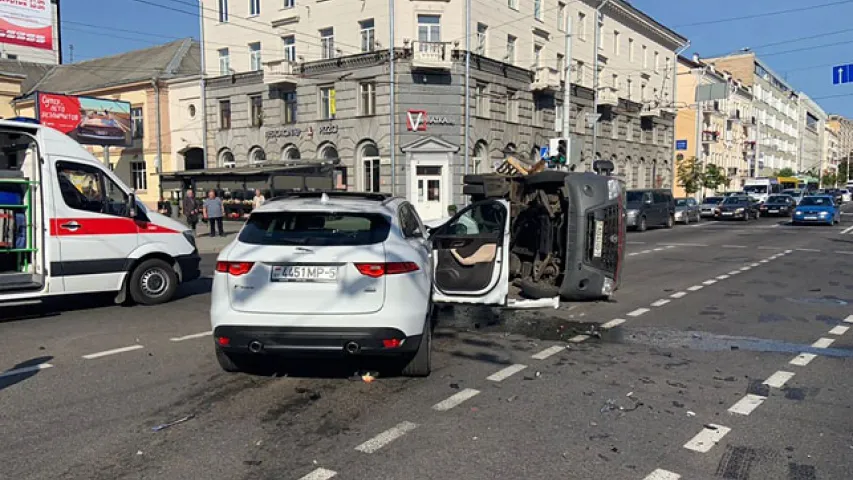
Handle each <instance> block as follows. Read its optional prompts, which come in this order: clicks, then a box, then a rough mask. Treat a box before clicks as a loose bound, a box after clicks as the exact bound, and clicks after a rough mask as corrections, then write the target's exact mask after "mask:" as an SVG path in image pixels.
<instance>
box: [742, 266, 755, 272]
mask: <svg viewBox="0 0 853 480" xmlns="http://www.w3.org/2000/svg"><path fill="white" fill-rule="evenodd" d="M751 268H752V267H740V270H741V271H742V272H745V271H747V270H749V269H751Z"/></svg>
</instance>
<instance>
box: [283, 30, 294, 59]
mask: <svg viewBox="0 0 853 480" xmlns="http://www.w3.org/2000/svg"><path fill="white" fill-rule="evenodd" d="M281 42H282V44H283V45H284V59H285V60H286V61H288V62H295V61H296V37H294V36H293V35H288V36H286V37H281Z"/></svg>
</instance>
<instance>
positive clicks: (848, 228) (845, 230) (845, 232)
mask: <svg viewBox="0 0 853 480" xmlns="http://www.w3.org/2000/svg"><path fill="white" fill-rule="evenodd" d="M851 230H853V227H847V228H845V229H844V230H842V231H841V234H842V235H845V234H848V233H850V231H851Z"/></svg>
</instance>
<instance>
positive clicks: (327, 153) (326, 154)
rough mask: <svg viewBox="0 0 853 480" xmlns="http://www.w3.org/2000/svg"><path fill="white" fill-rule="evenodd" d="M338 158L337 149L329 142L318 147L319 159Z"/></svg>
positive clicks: (329, 159) (330, 159)
mask: <svg viewBox="0 0 853 480" xmlns="http://www.w3.org/2000/svg"><path fill="white" fill-rule="evenodd" d="M338 158H340V157H338V149H337V148H335V146H334V145H332V144H331V143H327V144H326V145H324V146H322V147H320V159H321V160H325V161H332V160H337V159H338Z"/></svg>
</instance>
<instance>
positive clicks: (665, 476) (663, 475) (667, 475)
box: [643, 468, 681, 480]
mask: <svg viewBox="0 0 853 480" xmlns="http://www.w3.org/2000/svg"><path fill="white" fill-rule="evenodd" d="M680 478H681V475H679V474H677V473H672V472H670V471H669V470H664V469H662V468H658V469H657V470H655V471H654V472H652V473H650V474H649V475H648V476H647V477H646V478H644V479H643V480H679V479H680Z"/></svg>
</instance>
